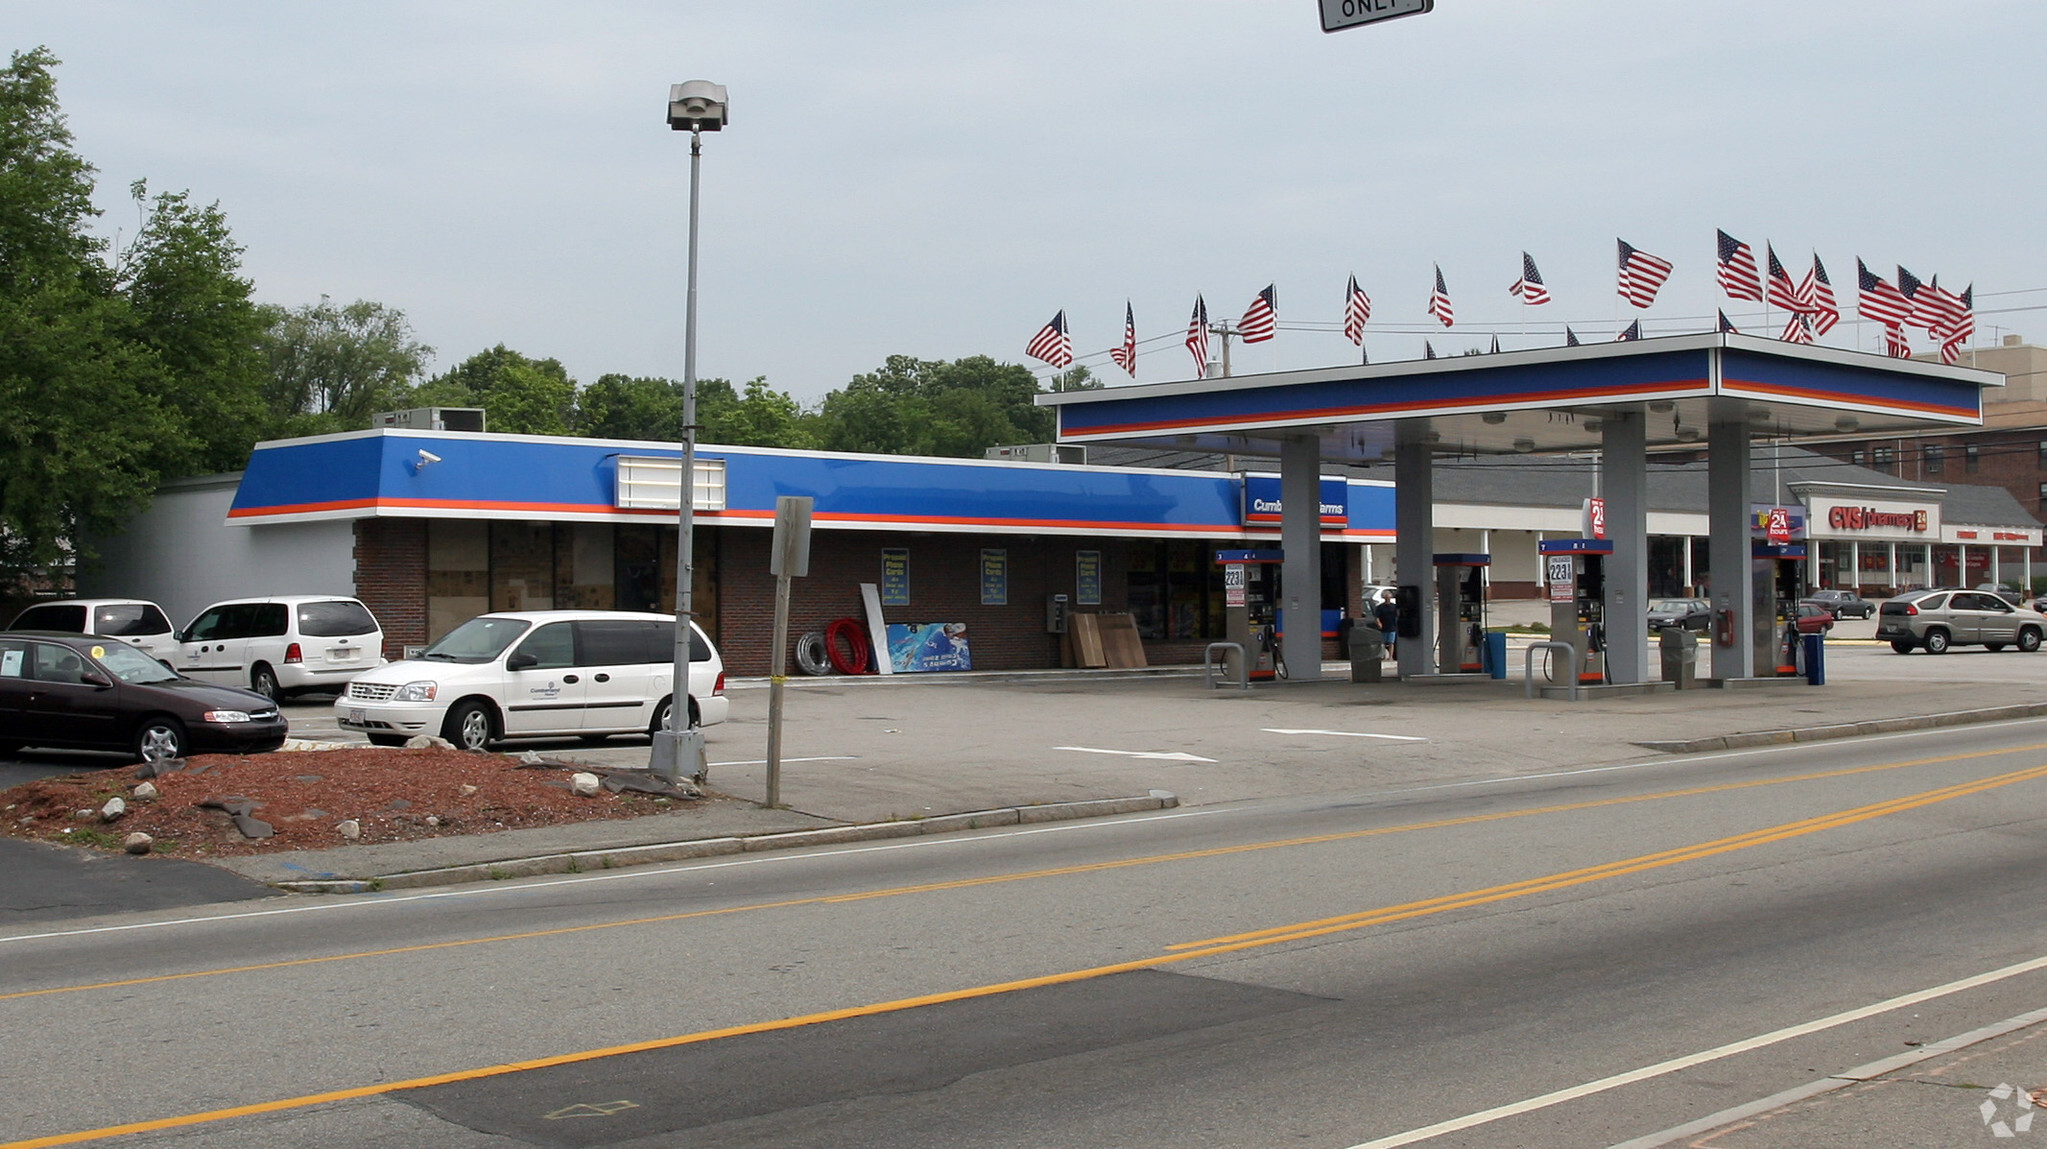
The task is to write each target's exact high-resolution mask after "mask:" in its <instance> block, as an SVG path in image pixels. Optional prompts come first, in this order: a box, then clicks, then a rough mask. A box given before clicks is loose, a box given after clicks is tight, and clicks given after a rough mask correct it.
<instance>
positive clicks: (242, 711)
mask: <svg viewBox="0 0 2047 1149" xmlns="http://www.w3.org/2000/svg"><path fill="white" fill-rule="evenodd" d="M284 736H285V721H284V715H282V714H281V713H279V712H278V709H277V704H276V703H275V702H272V701H271V700H270V699H268V698H265V697H264V696H262V695H260V694H256V693H254V692H251V691H247V690H241V689H238V688H236V687H232V686H215V685H213V684H212V683H207V682H198V681H195V680H193V679H190V678H186V677H184V676H183V675H180V674H179V673H177V672H176V671H174V670H171V669H169V668H167V667H165V666H164V664H163V663H161V662H158V661H157V660H155V659H153V658H151V657H149V656H148V655H146V654H144V653H142V652H141V651H140V650H137V649H136V648H135V647H132V646H129V645H127V644H126V643H122V642H117V641H115V640H112V639H107V638H101V637H98V636H95V635H89V634H60V633H57V632H54V631H13V632H9V633H7V634H5V635H0V754H11V753H13V752H14V751H16V750H18V749H20V748H21V747H23V746H42V747H60V748H64V749H73V750H116V751H124V752H126V753H129V754H133V755H134V756H135V757H137V758H139V759H141V760H143V761H145V762H157V761H162V760H165V759H170V758H182V757H184V756H185V755H187V754H203V753H207V752H219V753H238V754H240V753H260V752H262V751H266V750H275V749H277V748H278V747H279V746H282V745H283V744H284Z"/></svg>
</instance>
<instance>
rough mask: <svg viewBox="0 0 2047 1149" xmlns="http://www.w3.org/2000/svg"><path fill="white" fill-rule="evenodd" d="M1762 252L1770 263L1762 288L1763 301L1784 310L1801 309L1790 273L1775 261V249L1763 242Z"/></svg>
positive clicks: (1801, 305) (1802, 306)
mask: <svg viewBox="0 0 2047 1149" xmlns="http://www.w3.org/2000/svg"><path fill="white" fill-rule="evenodd" d="M1763 253H1764V254H1765V255H1766V256H1768V257H1769V264H1770V280H1769V284H1768V286H1766V287H1765V288H1763V297H1764V300H1765V302H1767V303H1769V304H1770V305H1771V306H1773V307H1781V308H1783V309H1784V310H1786V311H1794V312H1795V311H1800V310H1803V308H1804V304H1803V303H1801V302H1800V301H1799V298H1798V288H1797V287H1795V286H1793V285H1792V282H1791V273H1790V272H1787V271H1785V270H1784V265H1783V264H1781V263H1778V262H1777V249H1776V248H1774V247H1771V246H1770V245H1769V244H1768V243H1764V244H1763Z"/></svg>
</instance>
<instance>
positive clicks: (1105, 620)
mask: <svg viewBox="0 0 2047 1149" xmlns="http://www.w3.org/2000/svg"><path fill="white" fill-rule="evenodd" d="M1095 625H1096V627H1097V628H1098V629H1099V630H1100V632H1101V642H1102V653H1103V655H1104V656H1105V657H1106V659H1107V663H1108V665H1109V666H1112V667H1116V668H1117V669H1119V670H1120V669H1132V668H1135V667H1140V666H1145V665H1148V664H1147V663H1146V662H1145V659H1144V642H1143V640H1142V639H1140V638H1138V637H1137V620H1136V619H1134V618H1131V617H1130V616H1129V615H1127V614H1105V615H1100V616H1098V617H1097V618H1096V619H1095Z"/></svg>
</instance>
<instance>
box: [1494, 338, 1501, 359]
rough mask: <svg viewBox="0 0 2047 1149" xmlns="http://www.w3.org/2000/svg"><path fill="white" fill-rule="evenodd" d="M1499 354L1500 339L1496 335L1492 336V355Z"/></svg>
mask: <svg viewBox="0 0 2047 1149" xmlns="http://www.w3.org/2000/svg"><path fill="white" fill-rule="evenodd" d="M1499 353H1500V337H1499V336H1498V335H1495V336H1493V354H1495V355H1497V354H1499Z"/></svg>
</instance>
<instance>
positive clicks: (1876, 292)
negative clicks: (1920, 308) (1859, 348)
mask: <svg viewBox="0 0 2047 1149" xmlns="http://www.w3.org/2000/svg"><path fill="white" fill-rule="evenodd" d="M1855 311H1856V313H1857V314H1859V315H1861V316H1862V317H1863V318H1864V319H1871V320H1875V321H1876V322H1878V323H1881V324H1883V325H1884V326H1886V327H1896V326H1897V325H1899V324H1901V323H1903V322H1905V320H1906V319H1908V318H1910V317H1911V315H1912V301H1911V300H1909V299H1907V298H1905V295H1904V293H1903V292H1901V291H1899V290H1898V289H1897V288H1895V287H1892V286H1891V285H1890V283H1889V282H1888V281H1887V280H1885V279H1884V278H1883V277H1882V276H1880V275H1877V274H1876V273H1875V272H1872V271H1870V270H1869V268H1868V266H1867V265H1865V264H1864V263H1863V262H1862V260H1861V259H1860V258H1858V259H1856V261H1855Z"/></svg>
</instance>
